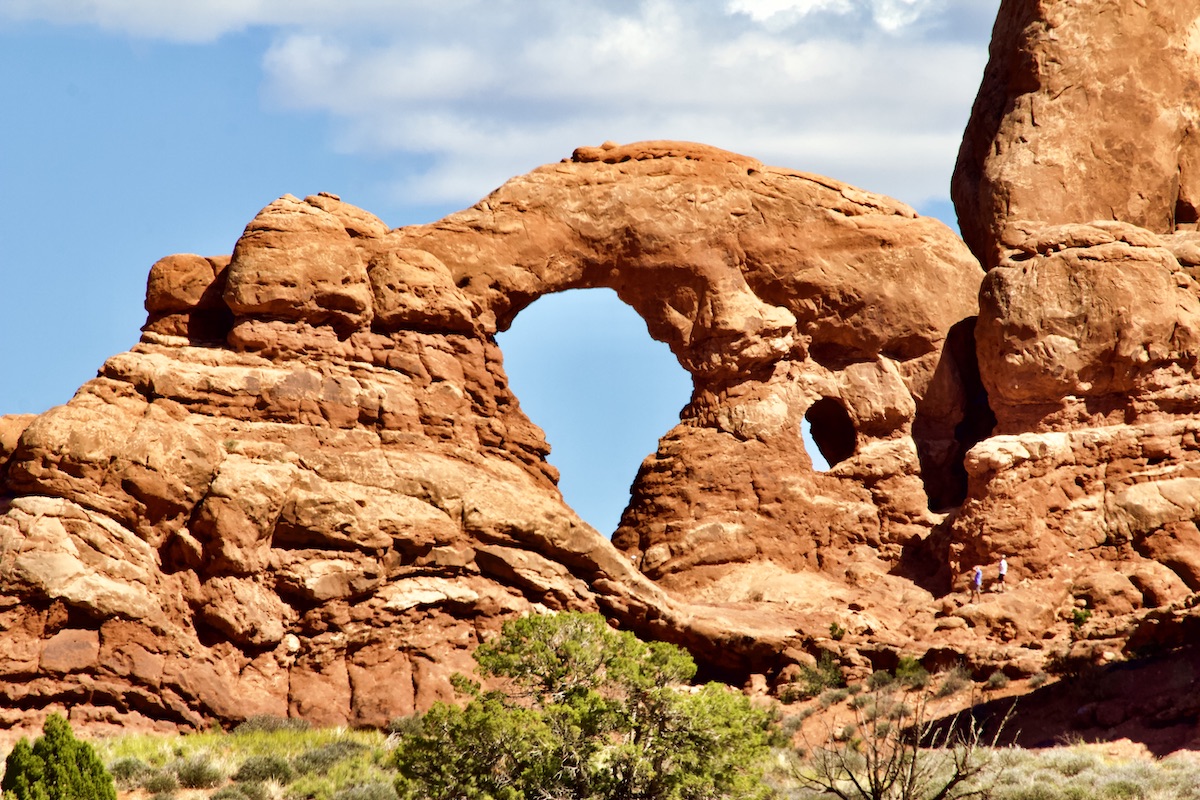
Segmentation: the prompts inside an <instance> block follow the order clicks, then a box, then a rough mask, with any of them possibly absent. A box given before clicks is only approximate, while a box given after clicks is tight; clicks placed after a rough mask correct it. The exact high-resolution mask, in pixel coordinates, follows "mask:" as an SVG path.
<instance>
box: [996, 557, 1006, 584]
mask: <svg viewBox="0 0 1200 800" xmlns="http://www.w3.org/2000/svg"><path fill="white" fill-rule="evenodd" d="M1006 575H1008V556H1000V577H999V579H998V580H997V581H996V591H998V592H1003V591H1004V586H1005V583H1004V577H1005V576H1006Z"/></svg>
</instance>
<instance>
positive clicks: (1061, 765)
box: [1041, 747, 1100, 778]
mask: <svg viewBox="0 0 1200 800" xmlns="http://www.w3.org/2000/svg"><path fill="white" fill-rule="evenodd" d="M1041 762H1042V763H1043V764H1044V765H1045V766H1046V767H1047V768H1048V769H1051V770H1053V771H1054V772H1057V773H1058V774H1059V775H1064V776H1066V777H1068V778H1074V777H1076V776H1077V775H1080V774H1081V773H1083V772H1085V771H1087V770H1090V769H1094V768H1095V767H1097V766H1098V765H1099V763H1100V762H1099V759H1097V758H1096V756H1095V755H1094V754H1093V753H1088V752H1085V751H1083V750H1077V749H1075V748H1073V747H1072V748H1068V749H1065V750H1059V751H1054V752H1051V753H1049V754H1047V755H1046V756H1045V757H1044V758H1043V759H1042V760H1041Z"/></svg>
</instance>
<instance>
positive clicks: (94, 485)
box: [0, 142, 982, 726]
mask: <svg viewBox="0 0 1200 800" xmlns="http://www.w3.org/2000/svg"><path fill="white" fill-rule="evenodd" d="M981 276H982V272H981V271H980V269H979V267H978V264H977V263H976V262H975V261H974V259H973V258H972V257H971V256H970V254H969V253H968V252H967V250H966V248H965V247H964V246H963V244H962V243H961V242H960V241H959V240H958V239H957V238H956V237H955V236H954V235H953V234H952V233H951V232H950V231H949V230H948V229H947V228H945V226H943V225H942V224H941V223H938V222H936V221H934V220H932V219H927V218H922V217H919V216H917V215H916V214H915V213H914V212H913V211H912V210H911V209H909V208H907V207H906V206H904V205H903V204H900V203H897V202H895V201H893V200H889V199H887V198H884V197H880V196H878V195H873V194H870V193H867V192H863V191H860V190H857V189H854V188H852V187H850V186H847V185H845V184H841V183H839V182H837V181H833V180H830V179H827V178H821V177H819V176H815V175H809V174H805V173H798V172H794V171H791V170H784V169H778V168H772V167H767V166H764V165H762V164H760V163H759V162H757V161H755V160H753V159H751V158H747V157H744V156H738V155H735V154H732V153H728V152H724V151H720V150H716V149H713V148H709V147H705V146H701V145H690V144H682V143H671V142H651V143H643V144H638V145H630V146H626V147H618V146H615V145H605V146H604V147H600V148H585V149H581V150H579V151H577V152H576V153H575V155H574V157H573V158H571V159H568V160H566V161H563V162H561V163H557V164H551V165H548V166H546V167H542V168H540V169H537V170H534V171H533V172H532V173H530V174H528V175H525V176H521V177H519V178H515V179H513V180H512V181H510V182H509V183H507V184H505V186H503V187H501V188H500V189H499V190H497V191H496V192H495V193H493V194H492V195H490V196H489V197H487V198H485V199H484V200H482V201H481V202H480V203H479V204H477V205H476V206H474V207H472V208H470V209H467V210H465V211H462V212H459V213H457V214H454V215H451V216H450V217H447V218H446V219H444V220H441V221H439V222H436V223H433V224H430V225H423V226H414V227H409V228H401V229H389V228H388V227H387V226H386V225H385V224H384V223H382V222H381V221H380V220H378V219H377V218H375V217H373V216H372V215H370V214H369V213H367V212H365V211H362V210H360V209H358V208H355V207H353V206H350V205H348V204H346V203H343V202H341V200H339V199H338V198H336V197H334V196H331V195H317V196H313V197H309V198H306V199H304V200H299V199H296V198H294V197H290V196H289V197H284V198H281V199H280V200H278V201H276V202H274V203H272V204H271V205H269V206H267V208H265V209H264V210H263V211H262V212H261V213H260V214H259V215H258V216H257V217H256V218H255V219H254V220H252V221H251V222H250V224H249V225H248V226H247V228H246V230H245V232H244V233H243V235H242V237H241V238H240V239H239V240H238V242H237V244H236V246H235V247H234V248H233V254H232V256H231V257H221V258H201V257H199V256H187V255H181V256H171V257H169V258H166V259H163V260H162V261H160V262H159V263H157V264H155V265H154V267H153V269H152V270H151V274H150V278H149V280H148V286H147V298H146V308H147V311H148V314H149V316H148V320H147V323H146V325H145V328H144V334H143V337H142V340H141V342H140V343H139V344H138V345H137V346H135V347H134V348H133V349H132V350H131V351H129V352H127V353H122V354H120V355H116V356H114V357H112V358H111V359H109V361H108V362H107V363H105V364H104V366H103V367H102V368H101V370H100V374H99V376H98V377H97V378H96V379H95V380H93V381H90V382H89V383H87V384H85V385H84V386H83V387H82V388H81V389H80V391H79V393H78V394H77V395H76V396H75V398H73V399H72V400H71V402H70V403H68V404H66V405H64V406H60V407H58V408H55V409H52V410H50V411H48V412H46V413H45V414H42V415H40V416H37V417H5V418H2V419H0V423H2V424H0V447H2V449H0V457H2V458H3V480H4V483H3V497H4V499H3V501H2V502H3V505H2V509H3V516H0V542H2V543H3V551H2V553H0V557H2V558H3V562H0V567H2V569H0V597H2V598H3V601H2V603H0V626H2V627H3V629H4V630H5V636H6V647H5V648H4V649H3V651H2V652H0V679H2V680H0V687H2V688H0V706H2V708H0V723H2V724H5V725H14V724H24V723H26V722H29V721H30V720H32V719H34V718H35V717H37V715H38V714H39V713H40V712H39V709H43V708H45V707H47V706H51V705H56V704H61V705H67V706H70V707H71V708H72V709H73V711H72V713H73V714H75V715H76V717H78V718H79V719H80V720H81V721H86V722H89V723H93V724H100V723H104V722H111V723H116V724H156V725H164V726H178V725H203V724H205V723H206V722H207V721H209V720H214V719H215V720H219V721H223V722H230V721H234V720H237V719H240V718H243V717H245V716H248V715H250V714H256V713H272V714H291V715H295V716H301V717H305V718H307V719H310V720H312V721H314V722H318V723H336V724H344V723H351V724H382V723H383V722H385V721H386V720H388V719H390V718H392V717H395V716H397V715H400V714H405V713H411V712H412V711H413V710H414V709H423V708H427V707H428V706H429V705H430V704H431V703H432V702H433V701H434V700H436V699H439V698H445V697H449V696H450V685H449V675H450V674H451V673H453V672H455V671H470V668H471V660H470V653H471V651H472V648H473V646H474V645H475V644H476V643H477V642H478V641H479V640H480V638H481V637H485V636H487V635H489V634H490V633H491V632H493V631H495V630H496V629H497V628H498V627H499V625H500V624H501V622H502V621H503V619H505V618H507V617H509V616H512V615H515V614H522V613H527V612H530V611H538V610H546V609H588V610H590V609H599V610H602V611H603V612H604V613H606V614H607V615H608V616H609V617H610V618H612V619H613V621H614V624H619V625H622V626H625V627H629V628H632V629H634V630H636V631H638V632H640V633H642V634H643V635H646V636H653V637H657V638H664V639H668V640H671V641H675V642H678V643H681V644H684V645H686V646H688V647H690V648H692V649H693V651H694V652H696V653H697V655H698V656H699V657H700V658H701V661H702V662H703V664H704V668H705V669H706V670H708V671H709V672H711V673H713V674H722V675H726V676H733V677H736V676H739V675H740V676H742V677H743V678H744V677H745V676H746V675H748V674H749V673H751V672H762V673H767V674H770V675H772V676H774V677H775V678H776V679H782V678H781V676H785V675H786V674H788V672H787V670H788V669H789V667H788V665H789V664H792V665H795V664H797V663H802V662H805V661H806V660H807V659H811V657H812V656H811V653H812V652H816V650H817V647H818V645H817V643H816V640H815V639H814V634H813V632H814V631H820V630H822V629H828V626H829V623H830V621H831V620H832V619H833V618H834V617H833V616H832V615H833V614H834V612H835V611H836V610H837V609H832V608H830V607H829V606H828V602H827V600H828V597H829V595H830V592H831V591H833V592H835V593H841V595H843V596H845V597H846V598H851V597H853V596H856V591H857V590H855V589H854V588H853V586H852V584H851V583H849V582H847V579H846V574H847V573H848V572H853V573H854V575H855V580H865V579H866V576H868V575H870V576H877V577H879V578H880V579H881V581H882V583H881V586H883V585H885V584H886V585H887V586H891V584H890V583H889V581H898V582H899V584H909V583H910V582H908V581H907V579H902V578H895V579H892V578H888V577H887V573H888V572H889V571H892V570H893V569H894V568H896V567H897V566H898V565H899V564H900V562H901V560H902V556H903V555H904V552H905V548H907V547H910V546H916V545H919V544H920V542H921V541H922V540H923V539H924V538H925V537H926V536H927V535H928V533H929V531H930V529H931V528H932V527H933V526H934V525H935V524H936V523H937V522H938V521H939V520H940V519H941V517H940V515H937V514H934V513H932V512H930V510H929V508H930V497H941V498H948V499H949V500H948V501H947V502H952V501H953V495H954V494H955V493H956V492H959V493H961V491H962V489H961V487H959V486H958V484H957V483H956V481H958V480H960V478H961V476H958V477H956V476H955V470H956V469H958V470H959V471H961V460H962V453H963V451H964V450H965V446H966V445H969V444H970V442H963V441H961V440H960V439H958V438H956V434H955V427H956V426H961V423H962V421H963V420H964V419H966V418H967V417H968V416H969V413H970V411H969V409H970V405H971V404H970V399H969V398H968V396H967V395H968V391H967V390H966V389H964V385H966V384H969V383H970V381H971V380H972V377H971V376H972V375H974V366H973V359H972V358H971V357H970V356H971V354H970V352H969V348H963V347H961V346H960V347H958V348H957V349H955V348H952V347H949V346H948V345H947V342H948V337H950V338H951V339H954V337H955V336H958V337H959V338H961V334H956V333H954V331H962V330H964V328H963V325H966V326H968V328H969V326H970V325H971V324H973V322H972V320H973V317H974V315H975V313H976V294H977V290H978V284H979V280H980V278H981ZM590 287H609V288H612V289H614V290H615V291H616V292H617V294H618V295H619V296H620V297H621V298H622V299H623V300H624V301H625V302H627V303H629V304H630V305H631V306H632V307H633V308H634V309H636V310H637V311H638V313H639V314H641V316H642V317H643V318H644V319H645V320H646V323H647V327H648V328H649V330H650V332H651V334H652V335H653V336H654V337H655V338H658V339H660V340H662V341H664V342H666V343H667V344H668V345H670V347H671V349H672V351H673V352H674V353H675V355H676V356H677V357H678V359H679V362H680V363H681V364H682V365H683V366H684V368H685V369H687V370H688V372H689V373H691V375H692V376H693V379H694V382H695V392H694V395H693V400H692V402H691V403H690V404H689V406H688V407H687V408H686V409H685V411H684V413H683V419H682V420H681V422H680V425H679V426H678V427H676V428H675V429H673V430H672V431H669V432H666V435H665V436H664V438H663V440H662V444H661V446H660V448H659V452H658V453H657V454H655V455H653V456H651V457H650V458H648V459H647V461H646V463H645V464H644V465H643V468H642V470H641V472H640V474H639V477H638V479H637V484H636V486H635V487H634V499H633V502H632V504H631V507H630V509H629V511H628V512H627V513H626V515H625V518H624V520H623V523H622V527H621V529H620V531H619V532H618V535H617V537H616V543H615V544H614V543H610V542H609V541H608V539H606V538H605V537H603V536H601V535H600V534H598V533H597V532H596V531H594V530H593V529H592V528H590V527H589V526H588V525H586V524H585V523H583V522H582V521H581V520H580V519H579V518H578V517H577V516H576V515H575V513H574V512H573V511H572V510H571V509H570V508H568V507H567V506H566V505H565V504H564V503H563V501H562V498H561V496H560V495H559V493H558V490H557V488H556V485H555V484H556V480H557V475H556V473H555V470H554V469H553V468H552V467H551V466H550V465H549V464H548V463H547V462H546V460H545V456H546V453H547V450H548V448H547V446H546V444H545V441H544V439H543V436H542V433H541V431H540V430H539V429H538V428H537V427H536V426H535V425H534V424H532V423H531V422H530V421H529V420H528V419H527V418H526V417H525V415H524V414H523V413H522V412H521V410H520V407H519V404H518V402H517V399H516V398H515V397H514V396H513V395H512V393H511V392H510V391H509V389H508V385H507V381H506V378H505V375H504V370H503V363H502V357H501V353H500V351H499V349H498V347H497V345H496V343H495V338H494V336H495V334H496V332H497V331H499V330H502V329H504V328H505V327H507V326H508V325H509V324H510V323H511V321H512V320H513V318H514V317H515V316H516V315H517V314H518V313H519V312H520V311H521V309H523V308H524V307H526V306H527V305H529V304H530V303H531V302H533V301H534V300H535V299H537V298H538V297H540V296H542V295H545V294H548V293H552V292H558V291H564V290H567V289H572V288H590ZM956 326H957V327H956ZM967 338H968V340H969V334H968V337H967ZM960 344H961V343H960ZM964 374H965V375H966V378H965V379H964ZM975 380H976V383H977V379H975ZM648 390H649V389H648ZM806 415H808V418H809V421H810V422H811V423H812V424H813V425H814V426H815V428H816V431H817V434H816V435H817V440H818V442H820V443H821V446H822V447H823V448H825V449H826V450H827V453H828V454H829V455H830V456H831V458H832V460H833V461H834V462H836V463H835V465H834V467H833V469H832V470H830V471H829V472H828V473H825V474H821V475H818V474H815V473H814V472H813V470H812V468H811V461H810V458H809V456H808V454H806V453H805V452H804V448H803V443H802V440H801V436H800V429H801V421H802V420H803V419H804V418H805V416H806ZM923 464H925V465H927V468H926V469H925V470H924V473H923V471H922V465H923ZM935 567H936V565H933V567H930V565H928V564H926V565H924V567H923V568H925V569H927V570H928V569H932V568H935ZM756 574H757V575H759V576H761V578H762V581H763V585H764V586H766V587H767V592H768V593H769V594H771V595H772V596H773V597H777V598H781V599H785V600H787V602H786V603H783V604H779V605H778V606H776V607H774V608H773V609H772V613H766V614H764V613H763V609H762V608H761V607H758V606H756V605H755V604H753V603H752V604H746V603H744V602H742V601H744V600H745V599H746V593H747V590H746V582H747V580H749V579H750V578H751V576H753V575H756ZM651 578H661V579H662V582H661V584H656V583H654V582H653V581H652V580H651ZM872 580H873V579H872ZM672 587H674V589H675V593H673V594H672V593H669V592H668V591H667V589H671V588H672ZM894 590H895V587H894V586H891V588H885V589H883V590H881V591H882V593H883V595H887V594H888V593H889V592H892V591H894ZM762 591H763V590H762V589H761V588H760V589H759V592H760V594H761V592H762ZM695 599H700V600H703V601H704V605H692V601H693V600H695ZM818 600H819V602H817V601H818ZM714 601H715V602H714ZM885 605H888V606H892V605H894V603H892V602H890V601H889V602H887V603H886V604H885ZM878 616H879V618H880V619H889V618H894V619H893V620H892V624H893V625H894V626H896V627H899V624H900V623H901V622H902V621H903V619H904V618H905V617H907V616H909V615H907V614H900V613H898V612H896V611H895V610H885V611H883V612H881V614H880V615H878ZM930 618H931V619H932V612H930ZM876 624H878V623H876ZM860 629H862V628H861V626H860ZM903 636H904V634H901V633H899V632H897V633H895V634H894V635H893V637H892V638H898V639H903ZM864 663H865V662H864ZM793 668H794V667H793Z"/></svg>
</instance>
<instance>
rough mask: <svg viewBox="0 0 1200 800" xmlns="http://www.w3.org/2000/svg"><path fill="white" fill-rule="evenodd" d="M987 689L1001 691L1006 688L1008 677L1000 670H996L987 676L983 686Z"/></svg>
mask: <svg viewBox="0 0 1200 800" xmlns="http://www.w3.org/2000/svg"><path fill="white" fill-rule="evenodd" d="M984 686H986V687H987V688H988V689H1003V688H1004V687H1005V686H1008V676H1007V675H1005V674H1004V673H1003V672H1001V671H1000V670H996V671H995V672H993V673H992V674H991V675H989V676H988V679H987V683H985V684H984Z"/></svg>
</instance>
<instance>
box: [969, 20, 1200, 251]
mask: <svg viewBox="0 0 1200 800" xmlns="http://www.w3.org/2000/svg"><path fill="white" fill-rule="evenodd" d="M1197 25H1200V8H1198V7H1197V6H1196V5H1195V4H1194V3H1143V2H1137V1H1136V0H1121V1H1119V2H1113V0H1079V2H1069V3H1066V2H1057V0H1003V2H1001V4H1000V12H999V15H998V16H997V18H996V26H995V29H994V30H993V32H992V43H991V58H990V60H989V62H988V65H987V69H986V70H985V72H984V75H983V83H982V85H981V86H980V88H979V94H978V96H977V97H976V99H975V106H974V108H973V109H972V111H971V118H970V122H969V123H968V125H967V130H966V133H965V134H964V136H963V142H962V147H961V149H960V150H959V154H958V164H957V165H956V167H955V170H954V179H953V181H952V183H951V193H952V195H953V197H954V203H955V206H956V207H957V209H958V219H959V225H960V226H961V228H962V233H963V238H964V239H966V241H967V243H968V244H969V245H970V246H971V249H972V251H974V253H975V254H976V255H977V256H979V260H980V261H981V262H982V263H983V264H984V266H985V267H987V268H991V267H993V266H995V265H996V264H998V263H999V262H1000V260H1001V259H1002V258H1003V256H1004V254H1005V252H1007V251H1008V250H1009V249H1010V248H1011V247H1012V246H1013V245H1014V244H1016V243H1018V242H1019V241H1020V240H1022V239H1023V238H1024V237H1025V235H1026V234H1027V233H1028V232H1029V231H1031V230H1035V229H1036V228H1038V227H1041V226H1044V225H1061V224H1068V223H1080V222H1090V221H1092V220H1096V219H1102V220H1118V221H1121V222H1128V223H1132V224H1134V225H1137V226H1139V227H1142V228H1146V229H1147V230H1150V231H1152V232H1154V233H1159V234H1163V233H1168V234H1169V233H1172V232H1174V231H1175V230H1177V229H1181V228H1182V229H1190V230H1194V229H1195V227H1196V223H1197V220H1200V127H1198V126H1200V116H1198V115H1197V114H1196V98H1197V97H1200V56H1198V55H1197V54H1198V53H1200V39H1198V34H1197V30H1198V28H1197Z"/></svg>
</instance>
